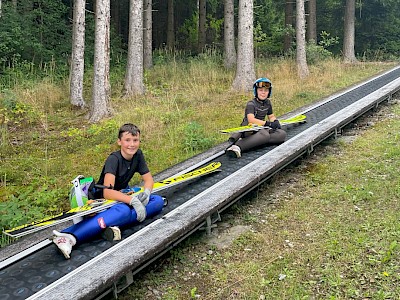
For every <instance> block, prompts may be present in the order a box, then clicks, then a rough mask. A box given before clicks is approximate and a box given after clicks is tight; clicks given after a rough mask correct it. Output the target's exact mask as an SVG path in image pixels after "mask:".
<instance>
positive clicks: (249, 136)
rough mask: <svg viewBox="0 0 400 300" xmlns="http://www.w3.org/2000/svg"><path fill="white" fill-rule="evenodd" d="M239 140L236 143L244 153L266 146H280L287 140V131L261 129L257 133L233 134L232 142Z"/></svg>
mask: <svg viewBox="0 0 400 300" xmlns="http://www.w3.org/2000/svg"><path fill="white" fill-rule="evenodd" d="M238 138H239V140H238V141H237V142H236V143H235V144H236V145H237V146H239V147H240V149H241V151H242V152H246V151H248V150H251V149H253V148H257V147H260V146H265V145H279V144H281V143H283V142H284V141H285V139H286V131H285V130H283V129H276V130H272V129H261V130H259V131H256V132H243V133H238V134H233V135H232V136H231V137H230V140H231V141H234V140H237V139H238Z"/></svg>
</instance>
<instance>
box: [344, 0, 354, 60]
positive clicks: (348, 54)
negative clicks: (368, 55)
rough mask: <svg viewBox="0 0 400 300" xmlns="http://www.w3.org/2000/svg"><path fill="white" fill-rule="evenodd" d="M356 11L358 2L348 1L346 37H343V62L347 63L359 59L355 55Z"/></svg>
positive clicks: (345, 23) (345, 18)
mask: <svg viewBox="0 0 400 300" xmlns="http://www.w3.org/2000/svg"><path fill="white" fill-rule="evenodd" d="M355 10H356V1H355V0H346V8H345V12H344V37H343V60H344V62H345V63H355V62H357V58H356V56H355V53H354V39H355V27H354V22H355Z"/></svg>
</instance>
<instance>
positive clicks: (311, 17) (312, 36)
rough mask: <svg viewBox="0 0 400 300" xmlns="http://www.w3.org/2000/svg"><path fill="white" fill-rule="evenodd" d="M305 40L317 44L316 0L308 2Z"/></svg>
mask: <svg viewBox="0 0 400 300" xmlns="http://www.w3.org/2000/svg"><path fill="white" fill-rule="evenodd" d="M307 40H308V41H309V42H311V41H314V42H315V43H317V0H308V28H307Z"/></svg>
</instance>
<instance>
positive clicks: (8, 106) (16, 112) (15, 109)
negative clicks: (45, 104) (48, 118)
mask: <svg viewBox="0 0 400 300" xmlns="http://www.w3.org/2000/svg"><path fill="white" fill-rule="evenodd" d="M38 117H39V116H38V113H37V111H36V110H35V109H33V108H32V107H31V106H30V105H29V104H27V103H25V102H23V101H20V100H18V99H17V98H16V95H15V94H14V93H13V92H12V91H11V90H4V91H3V94H2V95H0V124H3V125H7V126H12V127H15V126H17V127H18V126H26V125H29V124H32V123H35V122H36V121H37V120H38Z"/></svg>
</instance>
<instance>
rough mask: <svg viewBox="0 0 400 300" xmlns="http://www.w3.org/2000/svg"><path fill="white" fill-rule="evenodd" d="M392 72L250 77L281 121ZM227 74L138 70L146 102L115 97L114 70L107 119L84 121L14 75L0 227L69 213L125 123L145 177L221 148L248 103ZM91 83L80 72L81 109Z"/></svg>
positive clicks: (47, 89) (57, 92) (64, 89)
mask: <svg viewBox="0 0 400 300" xmlns="http://www.w3.org/2000/svg"><path fill="white" fill-rule="evenodd" d="M391 66H393V64H374V63H366V64H357V65H353V66H344V65H343V64H342V63H341V62H340V61H339V60H329V61H325V62H323V63H321V64H320V65H314V66H311V67H310V71H311V75H310V77H309V78H308V79H307V80H305V81H302V82H299V81H298V79H297V75H296V74H297V72H295V63H294V62H293V61H285V60H269V61H259V62H257V76H265V75H267V76H269V77H270V78H271V79H272V82H273V84H274V91H273V93H274V94H273V99H272V100H273V103H274V109H275V114H276V115H278V116H279V115H282V114H283V113H286V112H289V111H291V110H293V109H294V108H297V107H300V106H302V105H304V104H308V103H312V102H313V101H315V100H316V99H317V98H319V97H321V96H324V95H325V96H326V95H329V94H331V93H333V92H335V91H337V90H338V89H341V88H344V87H346V86H348V85H349V84H352V83H355V82H358V81H360V80H362V79H365V78H367V77H369V76H372V75H373V74H376V73H377V72H380V71H382V70H385V69H388V68H390V67H391ZM266 69H267V71H266ZM233 77H234V73H233V71H226V70H224V69H223V68H222V67H221V64H220V59H219V58H218V57H203V58H194V59H187V60H185V61H183V60H174V59H171V60H170V61H168V62H167V63H162V64H160V63H158V64H156V65H155V66H154V68H152V69H151V70H148V71H146V74H145V83H146V90H147V92H146V94H145V95H144V96H138V97H134V98H131V99H126V98H123V97H122V95H121V90H122V83H123V81H124V70H113V73H112V74H111V76H110V78H111V82H112V99H111V105H112V107H113V109H114V112H115V114H114V115H113V116H112V117H111V118H108V119H105V120H103V121H102V122H100V123H98V124H90V123H88V120H87V113H88V111H87V110H75V109H72V108H71V106H70V105H69V99H68V82H67V80H60V79H59V78H58V79H57V80H53V79H52V78H51V76H50V77H48V78H44V79H41V80H33V79H32V78H30V79H29V80H26V81H23V79H22V78H21V74H20V73H19V74H18V82H16V84H15V85H14V86H12V87H11V86H9V87H8V88H7V89H6V88H2V92H1V94H0V134H1V139H0V140H1V146H0V161H1V164H0V228H3V227H5V228H9V227H14V226H17V225H20V224H24V223H27V222H30V221H32V220H34V219H37V218H43V217H45V216H46V215H48V214H52V213H56V212H59V211H61V210H66V209H68V207H69V203H68V192H69V189H70V187H71V186H70V181H71V180H72V179H73V178H75V177H76V176H77V175H78V174H82V175H86V176H94V177H95V178H98V175H99V173H100V171H101V168H102V165H103V163H104V160H105V159H106V157H107V155H108V154H109V153H110V152H112V151H114V150H115V149H117V145H116V143H115V141H116V135H117V130H118V128H119V126H120V125H121V124H123V123H126V122H132V123H135V124H137V125H138V126H139V127H140V128H141V130H142V145H141V146H142V149H143V151H144V153H145V156H146V159H147V161H148V164H149V167H150V170H151V171H152V173H153V174H155V173H158V172H160V171H162V170H164V169H165V168H167V167H170V166H172V165H174V164H176V163H178V162H180V161H183V160H185V159H187V158H189V157H191V156H193V155H195V154H197V153H199V152H202V151H204V150H206V149H208V148H210V147H212V146H213V145H216V144H218V143H220V142H222V141H224V140H225V139H226V136H225V135H221V134H219V132H218V130H219V129H222V128H228V127H232V126H236V125H238V124H239V123H240V121H241V119H242V117H243V107H244V105H245V103H246V101H248V100H249V99H250V98H251V97H252V93H251V92H236V91H234V90H232V89H231V83H232V81H233ZM91 78H92V75H91V74H90V72H88V74H87V76H86V77H85V91H84V95H85V99H86V101H87V102H88V104H90V98H91V84H90V82H91ZM20 81H22V82H20ZM134 181H136V182H137V181H138V177H135V178H134Z"/></svg>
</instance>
